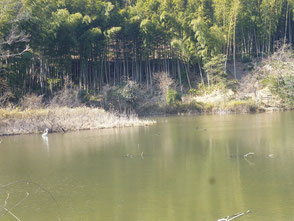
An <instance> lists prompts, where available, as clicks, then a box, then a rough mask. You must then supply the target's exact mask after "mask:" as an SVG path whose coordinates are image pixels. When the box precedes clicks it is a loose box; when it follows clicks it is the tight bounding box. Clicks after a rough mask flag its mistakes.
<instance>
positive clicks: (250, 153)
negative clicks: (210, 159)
mask: <svg viewBox="0 0 294 221" xmlns="http://www.w3.org/2000/svg"><path fill="white" fill-rule="evenodd" d="M254 154H255V153H253V152H249V153H246V154H245V155H244V156H243V157H248V156H249V155H254Z"/></svg>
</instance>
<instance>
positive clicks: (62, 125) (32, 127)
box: [0, 107, 155, 135]
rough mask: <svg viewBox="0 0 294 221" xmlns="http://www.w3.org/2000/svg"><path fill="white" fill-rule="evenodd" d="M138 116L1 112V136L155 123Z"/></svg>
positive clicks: (64, 110)
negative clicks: (46, 130) (47, 129)
mask: <svg viewBox="0 0 294 221" xmlns="http://www.w3.org/2000/svg"><path fill="white" fill-rule="evenodd" d="M154 123H155V121H152V120H139V119H138V118H137V117H135V116H130V117H127V116H120V115H116V114H113V113H109V112H106V111H105V110H103V109H100V108H89V107H77V108H68V107H59V108H50V109H48V108H46V109H25V110H20V109H17V108H14V109H0V135H12V134H29V133H41V132H43V131H44V130H45V128H49V131H50V132H62V131H69V130H90V129H102V128H116V127H129V126H146V125H151V124H154Z"/></svg>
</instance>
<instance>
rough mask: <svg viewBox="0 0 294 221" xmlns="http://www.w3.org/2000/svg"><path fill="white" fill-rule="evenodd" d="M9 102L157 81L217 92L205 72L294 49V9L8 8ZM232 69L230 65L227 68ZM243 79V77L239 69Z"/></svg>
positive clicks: (133, 2) (77, 2)
mask: <svg viewBox="0 0 294 221" xmlns="http://www.w3.org/2000/svg"><path fill="white" fill-rule="evenodd" d="M0 4H1V5H0V93H4V92H6V91H12V92H13V93H14V94H16V95H21V94H25V93H31V92H35V93H40V94H41V93H43V94H44V93H53V92H54V91H55V90H58V89H60V88H62V87H63V85H64V84H65V83H66V82H68V81H70V82H72V83H73V84H75V85H78V86H79V87H80V89H83V90H92V91H95V92H96V91H99V90H100V89H101V88H102V87H103V86H104V85H117V84H120V83H121V82H123V81H127V80H133V81H136V82H137V83H139V84H140V85H144V86H146V87H147V88H149V89H150V88H151V89H152V85H153V76H154V74H155V73H168V74H169V75H170V76H171V77H172V78H174V79H176V80H177V81H178V82H179V83H180V84H183V85H185V86H187V87H190V88H191V87H195V86H196V83H195V82H201V81H202V82H203V83H205V84H207V83H209V76H208V75H207V74H206V73H205V70H204V69H203V67H204V66H205V64H206V63H207V62H209V61H210V60H212V59H214V58H215V57H216V56H218V55H224V56H225V58H226V60H227V61H228V62H231V63H234V64H235V62H236V60H237V61H238V60H239V61H241V60H246V59H247V60H248V59H249V60H251V59H256V58H257V59H258V58H262V57H265V56H268V55H269V54H270V53H271V52H273V51H274V50H275V44H276V42H277V41H279V42H280V43H289V44H291V43H292V42H293V31H292V30H293V28H294V25H293V6H294V1H293V0H117V1H116V0H111V1H103V0H1V1H0ZM227 61H226V62H227ZM234 75H236V68H235V69H234Z"/></svg>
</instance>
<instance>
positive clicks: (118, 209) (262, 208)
mask: <svg viewBox="0 0 294 221" xmlns="http://www.w3.org/2000/svg"><path fill="white" fill-rule="evenodd" d="M2 140H3V141H2V143H1V144H0V184H6V183H9V182H15V181H17V183H14V184H11V185H9V186H2V187H0V205H1V206H3V205H4V201H5V199H6V198H7V196H8V195H7V194H8V193H9V197H8V199H7V200H6V201H7V206H6V207H7V208H8V209H9V208H12V207H13V206H14V205H15V204H16V203H17V202H19V201H20V200H22V199H23V198H24V197H25V196H26V193H29V196H28V197H27V198H26V199H25V200H24V201H23V202H22V203H21V204H20V205H17V206H16V207H15V208H13V209H12V210H11V211H12V212H13V214H15V215H16V216H17V217H18V218H19V219H21V220H30V221H31V220H43V221H47V220H50V221H51V220H58V219H60V220H68V221H75V220H86V221H87V220H102V221H112V220H114V221H192V220H193V221H195V220H201V221H203V220H208V221H213V220H217V219H220V218H222V217H226V216H229V215H233V214H235V213H240V212H243V211H247V210H250V211H251V212H250V213H249V214H247V215H245V216H243V217H241V218H240V220H267V221H268V220H294V172H293V168H294V112H286V113H271V114H256V115H226V116H189V117H168V118H160V119H158V124H157V125H154V126H150V127H138V128H124V129H107V130H97V131H82V132H72V133H66V134H49V136H48V140H44V139H43V138H42V137H41V136H40V135H26V136H13V137H4V138H2ZM142 152H143V154H142ZM248 152H254V153H255V154H254V155H253V156H248V157H247V158H244V157H242V155H244V154H246V153H248ZM269 155H270V156H269ZM24 180H26V181H29V182H28V183H27V182H23V181H24ZM32 182H34V183H32ZM39 185H40V186H39ZM49 193H50V194H52V195H50V194H49ZM53 198H54V199H53ZM55 200H56V201H55ZM0 211H1V208H0ZM1 215H4V212H3V211H1V213H0V220H15V219H14V218H13V217H12V216H11V215H10V214H5V215H4V216H1ZM238 220H239V219H238Z"/></svg>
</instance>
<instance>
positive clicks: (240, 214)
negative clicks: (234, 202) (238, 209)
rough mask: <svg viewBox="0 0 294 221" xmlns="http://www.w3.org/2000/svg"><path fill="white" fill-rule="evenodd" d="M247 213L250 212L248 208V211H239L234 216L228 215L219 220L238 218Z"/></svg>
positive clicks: (226, 220) (229, 220)
mask: <svg viewBox="0 0 294 221" xmlns="http://www.w3.org/2000/svg"><path fill="white" fill-rule="evenodd" d="M247 213H250V210H247V211H246V212H242V213H238V214H235V215H232V216H227V217H225V218H221V219H218V220H217V221H231V220H234V219H237V218H239V217H241V216H243V215H245V214H247Z"/></svg>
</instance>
